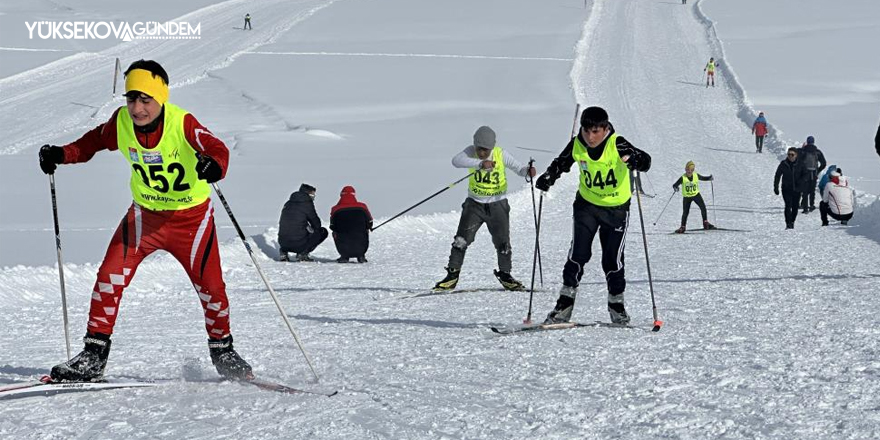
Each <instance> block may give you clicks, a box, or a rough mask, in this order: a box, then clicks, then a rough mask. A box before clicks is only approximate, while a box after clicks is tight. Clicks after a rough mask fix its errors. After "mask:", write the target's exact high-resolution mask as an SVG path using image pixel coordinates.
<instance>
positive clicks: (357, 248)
mask: <svg viewBox="0 0 880 440" xmlns="http://www.w3.org/2000/svg"><path fill="white" fill-rule="evenodd" d="M372 228H373V216H372V215H371V214H370V209H369V208H367V205H366V204H364V203H362V202H359V201H358V199H357V196H355V193H354V187H353V186H346V187H344V188H342V192H340V193H339V203H337V204H336V206H334V207H333V208H331V209H330V230H331V231H333V241H334V242H335V243H336V250H337V251H338V252H339V258H338V259H336V261H337V262H338V263H347V262H348V260H349V259H351V258H356V259H357V262H358V263H366V262H367V257H366V253H367V249H369V247H370V229H372Z"/></svg>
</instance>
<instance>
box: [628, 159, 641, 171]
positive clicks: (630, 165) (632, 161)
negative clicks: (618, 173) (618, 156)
mask: <svg viewBox="0 0 880 440" xmlns="http://www.w3.org/2000/svg"><path fill="white" fill-rule="evenodd" d="M636 166H638V161H636V158H635V156H630V157H629V159H627V160H626V167H627V168H629V169H631V170H633V171H635V170H636Z"/></svg>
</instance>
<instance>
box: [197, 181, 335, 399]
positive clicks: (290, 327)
mask: <svg viewBox="0 0 880 440" xmlns="http://www.w3.org/2000/svg"><path fill="white" fill-rule="evenodd" d="M211 185H212V186H213V187H214V192H216V193H217V197H218V198H220V201H221V202H222V203H223V207H224V208H226V213H227V214H229V219H230V220H232V225H233V226H235V230H236V232H238V237H239V238H241V242H242V243H244V247H245V249H247V251H248V254H249V255H250V256H251V261H253V262H254V267H256V268H257V273H259V274H260V278H262V279H263V282H264V283H265V284H266V288H268V289H269V295H271V296H272V300H273V301H275V306H276V307H278V312H279V313H281V319H283V320H284V323H285V324H286V325H287V329H288V330H290V334H291V335H293V340H294V341H296V345H298V346H299V350H300V351H301V352H302V354H303V357H304V358H305V359H306V363H307V364H309V369H310V370H312V374H313V375H314V376H315V382H318V381H319V380H320V379H319V378H318V372H317V371H315V367H314V366H313V365H312V360H311V359H310V358H309V355H308V353H306V349H305V347H303V344H302V341H300V339H299V335H297V334H296V330H294V328H293V324H291V323H290V320H289V319H287V312H285V311H284V307H282V306H281V301H279V300H278V295H276V294H275V289H273V288H272V285H271V284H269V280H268V279H266V275H265V274H264V273H263V269H262V268H261V267H260V263H258V262H257V257H256V256H255V255H254V251H253V250H251V245H250V243H248V241H247V237H245V235H244V231H242V230H241V227H240V226H239V225H238V222H237V221H236V220H235V216H233V215H232V209H231V208H230V207H229V203H226V197H223V192H222V191H220V186H218V185H217V184H216V183H212V184H211Z"/></svg>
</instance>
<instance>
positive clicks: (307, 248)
mask: <svg viewBox="0 0 880 440" xmlns="http://www.w3.org/2000/svg"><path fill="white" fill-rule="evenodd" d="M327 235H329V233H328V232H327V228H321V229H319V230H317V231H315V232H312V233H309V235H307V236H306V239H305V240H301V241H298V242H296V243H291V244H290V246H281V253H285V252H294V253H297V254H308V253H310V252H312V251H313V250H315V249H316V248H317V247H318V245H319V244H321V243H323V242H324V240H326V239H327Z"/></svg>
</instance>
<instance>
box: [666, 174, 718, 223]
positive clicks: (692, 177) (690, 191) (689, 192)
mask: <svg viewBox="0 0 880 440" xmlns="http://www.w3.org/2000/svg"><path fill="white" fill-rule="evenodd" d="M694 169H696V165H695V164H694V161H689V162H688V163H687V164H686V165H685V166H684V174H682V176H681V177H680V178H679V179H676V181H675V183H673V184H672V190H673V191H675V192H678V187H679V186H683V188H682V190H681V196H682V208H683V211H682V213H681V227H679V228H678V229H676V230H675V232H676V233H679V234H684V231H685V230H687V220H688V214H689V213H690V211H691V203H696V204H697V206H699V207H700V215H702V216H703V229H715V225H713V224H712V223H709V217H708V215H707V214H706V203H705V202H704V201H703V196H702V195H700V181H701V180H702V181H704V182H711V181H713V180H715V178H714V177H712V175H711V174H710V175H708V176H703V175H701V174H699V173H696V172H694Z"/></svg>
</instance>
